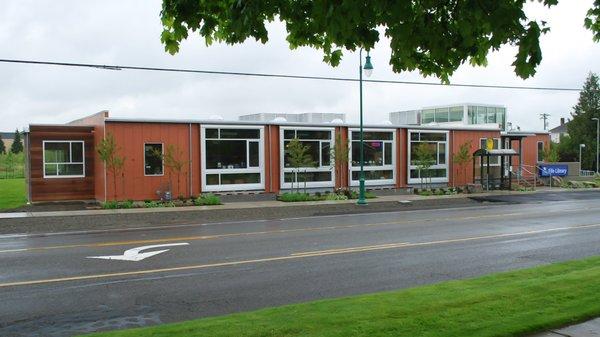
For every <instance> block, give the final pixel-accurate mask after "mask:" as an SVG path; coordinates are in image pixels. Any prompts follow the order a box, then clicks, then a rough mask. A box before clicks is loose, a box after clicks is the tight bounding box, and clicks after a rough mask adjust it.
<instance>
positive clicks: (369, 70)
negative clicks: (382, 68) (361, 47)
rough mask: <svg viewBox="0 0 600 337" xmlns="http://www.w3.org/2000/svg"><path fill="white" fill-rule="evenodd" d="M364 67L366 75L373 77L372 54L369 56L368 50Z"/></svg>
mask: <svg viewBox="0 0 600 337" xmlns="http://www.w3.org/2000/svg"><path fill="white" fill-rule="evenodd" d="M363 69H364V70H365V76H367V77H371V75H372V74H373V64H371V56H369V53H368V52H367V59H366V61H365V66H364V67H363Z"/></svg>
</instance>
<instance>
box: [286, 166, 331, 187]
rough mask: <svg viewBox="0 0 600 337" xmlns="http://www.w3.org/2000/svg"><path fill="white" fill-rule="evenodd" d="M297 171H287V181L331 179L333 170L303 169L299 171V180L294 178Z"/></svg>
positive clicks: (299, 181) (300, 181) (302, 181)
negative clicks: (309, 170)
mask: <svg viewBox="0 0 600 337" xmlns="http://www.w3.org/2000/svg"><path fill="white" fill-rule="evenodd" d="M295 174H296V172H286V173H285V174H284V175H283V177H284V181H285V182H286V183H291V182H294V183H296V182H298V183H300V184H302V183H304V181H305V180H306V182H307V183H308V182H319V181H331V172H304V171H303V170H302V169H300V171H299V172H298V180H294V177H295Z"/></svg>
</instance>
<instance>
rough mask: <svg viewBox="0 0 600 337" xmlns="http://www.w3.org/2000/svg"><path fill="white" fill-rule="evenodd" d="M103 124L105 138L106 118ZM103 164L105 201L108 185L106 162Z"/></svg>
mask: <svg viewBox="0 0 600 337" xmlns="http://www.w3.org/2000/svg"><path fill="white" fill-rule="evenodd" d="M103 124H104V127H103V128H102V132H103V135H102V137H103V138H102V139H106V127H107V124H106V120H104V121H103ZM103 166H104V202H106V200H107V199H106V197H107V194H108V187H107V180H108V175H107V174H106V162H104V164H103Z"/></svg>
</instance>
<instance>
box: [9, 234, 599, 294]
mask: <svg viewBox="0 0 600 337" xmlns="http://www.w3.org/2000/svg"><path fill="white" fill-rule="evenodd" d="M594 227H600V224H589V225H579V226H574V227H557V228H549V229H541V230H533V231H525V232H516V233H504V234H492V235H483V236H473V237H465V238H456V239H447V240H437V241H428V242H417V243H407V242H398V243H390V244H383V245H374V246H362V247H348V248H340V249H330V250H322V251H312V252H301V253H293V254H290V255H285V256H277V257H268V258H260V259H251V260H241V261H230V262H218V263H210V264H197V265H189V266H181V267H171V268H159V269H147V270H136V271H128V272H118V273H107V274H95V275H80V276H69V277H61V278H52V279H41V280H30V281H17V282H8V283H0V288H6V287H16V286H26V285H37V284H49V283H60V282H68V281H81V280H90V279H104V278H112V277H119V276H135V275H147V274H157V273H166V272H175V271H184V270H195V269H207V268H216V267H228V266H239V265H245V264H256V263H263V262H274V261H284V260H295V259H303V258H308V257H320V256H328V255H341V254H352V253H357V252H369V251H378V250H386V249H397V248H409V247H417V246H428V245H438V244H447V243H457V242H468V241H475V240H485V239H495V238H505V237H514V236H524V235H531V234H540V233H549V232H557V231H566V230H578V229H585V228H594Z"/></svg>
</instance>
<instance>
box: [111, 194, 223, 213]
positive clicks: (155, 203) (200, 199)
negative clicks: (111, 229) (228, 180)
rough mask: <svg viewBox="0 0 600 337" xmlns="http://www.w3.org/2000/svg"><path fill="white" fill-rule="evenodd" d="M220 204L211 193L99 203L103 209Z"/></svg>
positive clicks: (216, 197) (218, 199)
mask: <svg viewBox="0 0 600 337" xmlns="http://www.w3.org/2000/svg"><path fill="white" fill-rule="evenodd" d="M208 205H221V198H219V197H218V196H217V195H214V194H212V193H207V194H202V195H199V196H197V197H191V198H184V197H180V198H177V199H175V200H144V201H133V200H125V201H107V202H103V203H101V204H100V206H101V207H102V208H103V209H128V208H159V207H184V206H208Z"/></svg>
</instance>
